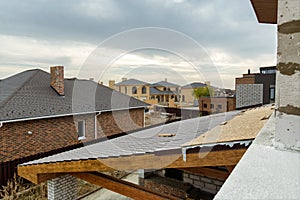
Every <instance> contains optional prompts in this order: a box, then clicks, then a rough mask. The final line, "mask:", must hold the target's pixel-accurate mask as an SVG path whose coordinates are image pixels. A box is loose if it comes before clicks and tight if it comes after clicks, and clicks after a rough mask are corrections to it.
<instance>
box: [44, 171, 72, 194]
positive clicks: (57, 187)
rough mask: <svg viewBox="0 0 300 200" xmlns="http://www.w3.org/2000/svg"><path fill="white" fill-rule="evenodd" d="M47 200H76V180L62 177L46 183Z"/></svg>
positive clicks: (68, 176)
mask: <svg viewBox="0 0 300 200" xmlns="http://www.w3.org/2000/svg"><path fill="white" fill-rule="evenodd" d="M47 185H48V199H49V200H73V199H76V198H77V180H76V178H75V177H73V176H71V175H64V176H60V177H57V178H54V179H51V180H49V181H48V182H47Z"/></svg>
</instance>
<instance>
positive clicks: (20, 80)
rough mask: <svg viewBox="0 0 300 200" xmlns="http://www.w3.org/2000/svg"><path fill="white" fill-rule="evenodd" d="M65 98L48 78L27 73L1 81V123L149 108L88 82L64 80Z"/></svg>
mask: <svg viewBox="0 0 300 200" xmlns="http://www.w3.org/2000/svg"><path fill="white" fill-rule="evenodd" d="M64 83H65V96H63V97H62V96H59V95H58V94H57V93H56V92H55V91H54V89H52V88H51V87H50V74H49V73H47V72H45V71H42V70H39V69H35V70H28V71H24V72H22V73H19V74H16V75H14V76H11V77H9V78H6V79H4V80H2V81H0V121H8V120H15V119H24V118H33V117H44V116H53V115H64V114H72V113H82V112H95V111H108V110H113V109H128V108H133V107H143V106H144V107H145V106H147V105H148V104H146V103H144V102H142V101H139V100H137V99H135V98H131V97H129V96H127V95H124V94H122V93H120V92H117V91H115V90H112V89H110V88H108V87H106V86H103V85H100V84H97V83H96V82H93V81H89V80H79V79H65V81H64Z"/></svg>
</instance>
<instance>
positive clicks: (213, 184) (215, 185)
mask: <svg viewBox="0 0 300 200" xmlns="http://www.w3.org/2000/svg"><path fill="white" fill-rule="evenodd" d="M183 181H184V182H186V183H190V184H191V185H193V186H194V187H196V188H199V189H200V190H202V191H205V192H208V193H211V194H217V192H218V191H219V190H220V188H221V186H222V185H223V184H224V181H222V180H218V179H213V178H209V177H206V176H200V175H197V174H192V173H188V172H184V173H183Z"/></svg>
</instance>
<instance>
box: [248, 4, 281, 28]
mask: <svg viewBox="0 0 300 200" xmlns="http://www.w3.org/2000/svg"><path fill="white" fill-rule="evenodd" d="M250 1H251V4H252V7H253V9H254V12H255V15H256V17H257V20H258V22H259V23H267V24H277V5H278V2H277V0H250Z"/></svg>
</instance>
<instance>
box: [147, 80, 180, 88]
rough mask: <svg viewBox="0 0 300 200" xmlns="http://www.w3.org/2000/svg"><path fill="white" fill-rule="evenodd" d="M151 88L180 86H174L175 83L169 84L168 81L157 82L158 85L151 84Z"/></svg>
mask: <svg viewBox="0 0 300 200" xmlns="http://www.w3.org/2000/svg"><path fill="white" fill-rule="evenodd" d="M151 86H153V87H158V86H163V87H169V88H170V87H179V85H177V84H174V83H170V82H167V81H160V82H157V83H153V84H151Z"/></svg>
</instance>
